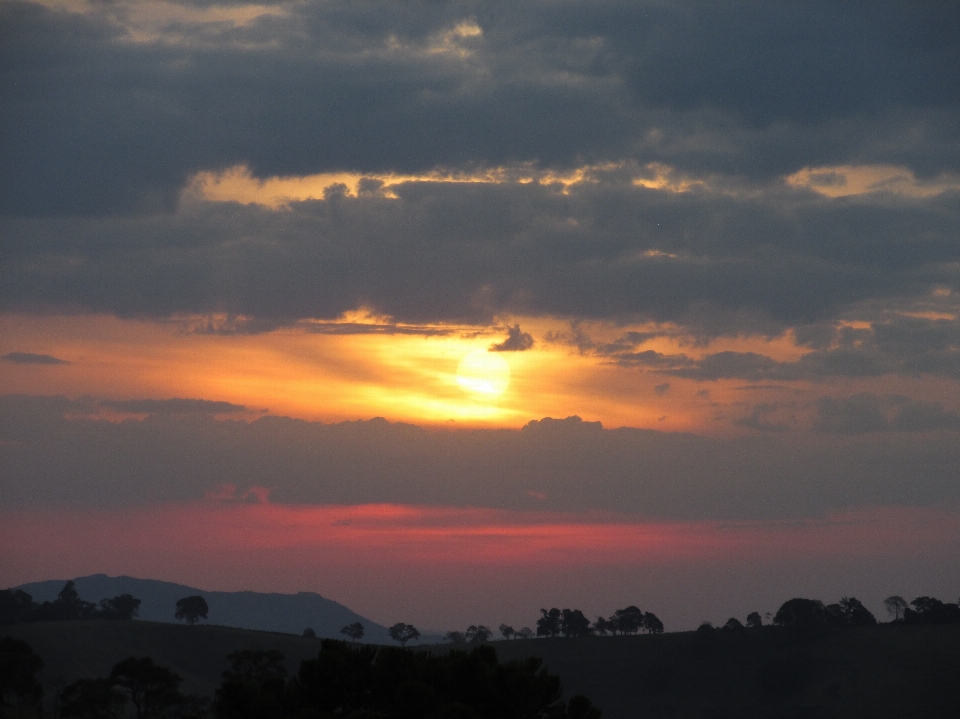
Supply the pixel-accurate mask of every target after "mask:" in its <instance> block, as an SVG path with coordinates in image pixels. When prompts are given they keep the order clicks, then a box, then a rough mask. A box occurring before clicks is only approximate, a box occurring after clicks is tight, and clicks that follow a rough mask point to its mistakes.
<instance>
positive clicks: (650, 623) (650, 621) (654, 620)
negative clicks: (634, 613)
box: [643, 612, 663, 634]
mask: <svg viewBox="0 0 960 719" xmlns="http://www.w3.org/2000/svg"><path fill="white" fill-rule="evenodd" d="M643 628H644V629H645V630H646V632H647V634H663V622H661V621H660V619H659V618H658V617H657V615H656V614H654V613H653V612H645V613H644V615H643Z"/></svg>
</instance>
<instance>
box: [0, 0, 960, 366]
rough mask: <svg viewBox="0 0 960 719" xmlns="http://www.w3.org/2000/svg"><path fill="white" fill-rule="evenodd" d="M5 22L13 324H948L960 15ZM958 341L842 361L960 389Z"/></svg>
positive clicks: (333, 8)
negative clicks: (102, 317)
mask: <svg viewBox="0 0 960 719" xmlns="http://www.w3.org/2000/svg"><path fill="white" fill-rule="evenodd" d="M64 7H66V8H67V9H64ZM0 13H2V15H3V18H2V22H0V28H2V31H0V32H2V33H3V37H2V42H0V46H2V48H3V50H2V53H3V54H2V59H0V62H2V65H0V68H2V74H0V83H2V85H0V87H2V92H3V96H4V98H5V100H6V101H5V102H4V103H3V108H2V110H0V112H2V123H3V128H4V131H3V133H0V153H2V155H3V157H4V158H5V161H4V163H3V164H2V167H0V209H2V211H3V213H4V217H3V219H2V220H0V222H2V231H3V235H4V238H5V239H4V242H3V249H2V252H3V255H2V276H0V280H2V282H0V287H2V289H0V307H2V308H3V309H6V310H17V311H33V310H38V309H39V310H44V311H48V310H50V309H58V308H59V309H65V308H66V309H70V310H76V309H77V308H80V309H83V310H87V311H93V312H106V313H111V314H116V315H119V316H124V317H131V316H135V317H154V318H157V317H168V316H170V315H190V316H209V315H211V314H214V313H218V314H222V315H226V316H228V317H230V318H237V319H236V320H231V322H232V323H233V325H231V327H233V326H235V327H236V328H239V329H240V330H242V331H265V330H269V329H273V328H276V327H279V326H284V325H289V324H292V323H295V322H297V321H299V320H303V319H314V320H316V319H333V318H337V317H340V316H341V315H343V313H345V312H349V311H353V310H357V309H359V308H369V309H370V310H372V311H373V312H376V313H380V314H382V315H383V316H385V317H389V318H392V321H393V322H400V323H412V324H417V323H430V322H473V323H494V322H495V321H496V320H497V318H502V317H510V316H537V315H540V316H552V317H563V318H569V319H571V320H574V321H576V320H579V319H584V318H586V319H600V320H605V321H614V322H622V321H627V320H652V321H656V322H660V323H673V324H674V325H676V326H678V327H681V328H683V329H684V331H686V332H689V333H692V334H693V335H696V336H700V337H703V336H718V335H738V334H757V333H759V334H766V335H778V334H780V333H782V332H784V331H786V330H787V329H789V328H795V327H819V328H826V330H825V331H828V332H829V331H836V330H837V329H838V328H839V327H840V324H838V323H840V322H841V321H846V320H850V321H867V322H874V321H876V322H878V323H880V324H878V325H876V326H874V330H873V331H874V332H875V333H876V334H877V337H879V336H880V335H881V334H882V332H883V328H884V327H886V326H887V325H885V324H883V322H886V321H887V320H888V319H889V318H886V317H878V316H877V315H876V308H877V306H878V305H879V306H881V307H892V306H894V305H895V306H896V307H897V308H898V309H899V310H902V311H903V312H908V313H911V315H910V316H916V315H918V314H922V313H923V312H925V311H927V310H929V305H935V307H934V310H933V311H935V312H940V313H941V315H943V316H942V317H941V318H940V320H938V321H939V322H940V325H937V324H936V322H935V320H934V319H930V318H929V317H927V316H926V315H923V316H924V317H927V319H926V321H927V323H928V325H929V328H933V329H929V328H928V329H929V331H928V330H927V329H924V330H922V331H921V334H924V333H926V334H927V335H929V334H931V333H934V334H935V333H936V332H941V333H943V332H945V333H947V334H951V333H952V334H953V335H956V332H957V330H956V326H957V323H956V320H955V319H952V318H953V317H955V314H954V312H955V310H956V306H955V305H956V301H955V300H956V296H957V294H956V293H957V292H958V291H960V275H958V271H957V267H958V259H960V255H958V252H960V250H958V244H957V241H956V227H957V226H958V225H960V204H958V200H957V198H958V192H960V143H958V141H957V137H960V132H958V129H960V79H958V75H957V73H956V72H955V68H956V67H957V66H958V65H960V36H958V34H957V33H956V32H955V28H956V27H957V26H958V25H960V10H958V8H957V6H956V5H955V4H953V3H942V2H932V1H931V2H917V3H909V4H908V3H885V4H883V5H882V7H877V6H876V4H874V3H834V2H814V3H811V2H805V3H799V2H798V3H792V2H787V3H725V4H720V5H703V4H701V3H687V2H681V1H677V2H666V3H664V2H597V3H579V2H549V3H547V2H542V3H541V2H528V3H516V4H512V5H510V6H509V7H506V6H503V4H501V3H486V2H452V3H402V4H398V3H389V2H387V3H379V4H378V3H374V4H366V3H365V4H357V3H353V2H325V3H283V2H281V3H276V4H270V5H265V6H250V5H230V6H207V5H203V4H202V5H193V4H179V5H178V4H157V5H151V4H149V3H123V2H121V3H110V4H99V3H97V4H93V3H91V4H84V3H78V4H76V5H73V4H71V5H66V6H61V5H60V4H59V3H54V2H50V3H48V4H36V3H26V2H9V1H4V2H2V3H0ZM310 178H313V179H312V180H311V179H310ZM323 178H326V179H323ZM244 183H245V184H244ZM311 183H312V184H311ZM311 187H312V188H313V189H310V188H311ZM271 193H272V194H271ZM944 313H945V314H944ZM864 318H866V319H864ZM948 318H949V319H948ZM891 322H892V320H891ZM918 322H919V320H918ZM387 324H389V323H387ZM893 324H896V322H893ZM941 325H943V326H944V327H946V329H943V328H942V327H941ZM231 327H228V326H226V325H220V326H219V329H220V330H226V331H232V330H231ZM216 329H217V328H216V327H214V330H216ZM511 341H512V340H511V339H509V338H508V340H507V341H506V342H507V343H509V342H511ZM925 341H926V340H921V342H925ZM879 342H880V340H879V339H878V340H877V343H879ZM951 342H953V344H950V345H949V346H948V347H947V348H946V349H944V350H942V351H939V354H937V351H932V350H931V351H927V350H925V349H908V350H906V351H905V352H901V353H900V354H899V355H891V354H890V352H887V353H886V354H883V352H884V351H885V350H883V348H880V350H878V352H879V353H880V354H879V356H877V357H873V356H871V357H870V358H864V357H862V356H858V357H857V358H854V360H853V363H854V365H856V367H859V368H862V367H864V362H866V361H868V360H869V361H874V360H876V364H875V365H874V367H875V368H876V369H873V370H870V369H867V370H862V371H881V370H882V371H884V372H886V371H889V372H892V373H897V372H900V371H902V368H904V367H907V368H914V370H912V371H919V372H927V371H930V372H934V373H942V374H947V375H951V376H953V374H954V373H955V357H954V356H953V354H951V353H955V351H956V343H955V340H951ZM931 352H932V354H931ZM917 353H919V356H918V357H915V356H914V355H915V354H917ZM816 355H817V356H816V357H815V358H812V359H811V360H809V361H808V363H812V362H813V360H814V359H816V360H818V361H819V359H823V361H824V362H826V363H827V365H824V367H826V369H825V368H824V367H812V368H808V367H806V366H804V367H796V368H790V367H787V368H780V367H774V366H767V365H765V364H764V361H765V360H766V359H768V358H761V359H759V360H754V359H753V358H749V357H748V358H743V357H741V358H734V357H717V358H714V359H712V360H704V359H695V360H691V362H689V363H686V364H685V363H684V361H676V360H675V359H674V360H671V361H673V364H672V365H669V364H661V365H657V366H658V367H662V369H663V370H664V371H665V372H667V373H673V374H675V375H676V376H678V377H693V378H702V379H710V378H712V377H720V376H738V377H739V376H743V377H748V378H761V379H762V378H766V377H770V378H776V377H777V376H778V375H780V376H788V375H791V374H793V375H797V376H799V375H804V376H808V375H817V374H818V373H819V374H824V373H830V372H832V371H833V370H832V369H830V367H832V366H833V365H829V362H833V361H834V360H836V361H837V362H841V364H842V361H841V360H842V358H840V355H839V354H837V353H836V352H832V353H831V351H830V350H829V348H828V349H823V350H818V353H816ZM821 355H823V357H821ZM618 361H620V362H623V363H629V362H631V361H636V362H637V363H640V364H643V363H644V361H645V360H644V359H643V358H642V357H641V358H637V359H636V360H632V359H631V358H630V357H628V356H625V355H621V356H620V357H618ZM657 361H658V362H659V360H657ZM771 361H773V360H771ZM884 363H886V364H884ZM828 365H829V366H828ZM845 367H847V365H843V367H841V368H840V369H838V370H837V373H839V374H844V372H850V371H853V370H848V369H844V368H845ZM884 368H886V369H884Z"/></svg>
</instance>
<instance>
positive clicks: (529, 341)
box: [490, 325, 533, 352]
mask: <svg viewBox="0 0 960 719" xmlns="http://www.w3.org/2000/svg"><path fill="white" fill-rule="evenodd" d="M531 347H533V336H532V335H531V334H530V333H529V332H523V331H522V330H521V329H520V325H514V326H513V327H509V328H507V338H506V339H505V340H504V341H503V342H497V343H495V344H492V345H490V351H491V352H523V351H525V350H528V349H530V348H531Z"/></svg>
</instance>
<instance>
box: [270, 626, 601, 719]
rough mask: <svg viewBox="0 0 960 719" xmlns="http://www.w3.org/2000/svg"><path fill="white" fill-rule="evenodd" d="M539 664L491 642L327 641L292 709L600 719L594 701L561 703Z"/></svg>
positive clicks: (303, 677) (305, 671) (290, 698)
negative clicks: (422, 645) (512, 656)
mask: <svg viewBox="0 0 960 719" xmlns="http://www.w3.org/2000/svg"><path fill="white" fill-rule="evenodd" d="M541 664H542V663H541V661H540V660H539V659H532V658H531V659H524V660H520V661H514V662H503V663H501V662H499V661H498V660H497V653H496V651H494V649H493V648H492V647H490V646H489V645H481V646H478V647H476V648H475V649H474V650H473V651H471V652H465V651H458V650H456V649H453V650H451V651H449V652H447V653H446V654H442V655H437V654H433V653H429V652H406V651H402V650H401V649H399V648H395V647H381V648H379V649H375V648H373V647H360V648H356V649H355V648H353V647H351V646H350V645H349V644H347V643H346V642H335V641H332V640H326V639H325V640H323V642H322V644H321V650H320V652H319V654H318V656H317V658H316V659H309V660H307V661H304V662H303V663H301V665H300V671H299V672H298V673H297V675H296V677H294V678H293V679H292V680H291V682H290V683H289V685H288V694H287V706H288V710H287V711H288V712H289V714H290V715H291V716H299V717H332V716H343V717H345V718H350V717H354V718H356V719H359V718H360V717H371V718H372V717H396V718H398V719H400V718H404V717H437V718H438V719H439V718H443V719H448V718H449V719H454V718H455V717H459V718H467V717H470V718H473V719H477V718H479V717H483V718H484V719H494V718H496V719H532V718H533V717H542V718H543V719H548V718H549V719H597V717H598V713H597V712H596V711H595V710H594V707H593V706H592V704H590V702H589V700H586V699H582V698H577V697H574V698H572V699H570V700H569V701H568V702H566V703H564V702H563V701H561V686H560V680H559V678H558V677H555V676H553V675H550V674H548V673H547V672H546V671H544V670H543V669H542V668H541Z"/></svg>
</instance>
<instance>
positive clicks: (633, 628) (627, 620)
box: [610, 605, 643, 634]
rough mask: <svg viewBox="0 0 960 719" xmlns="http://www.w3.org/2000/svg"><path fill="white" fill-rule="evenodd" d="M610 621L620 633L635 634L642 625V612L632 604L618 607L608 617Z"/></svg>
mask: <svg viewBox="0 0 960 719" xmlns="http://www.w3.org/2000/svg"><path fill="white" fill-rule="evenodd" d="M610 623H611V624H612V625H613V628H614V629H615V630H616V631H618V632H620V633H621V634H636V633H637V632H639V631H640V627H642V626H643V612H641V611H640V610H639V609H637V608H636V607H635V606H633V605H631V606H629V607H626V608H625V609H618V610H617V611H615V612H614V613H613V616H612V617H610Z"/></svg>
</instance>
